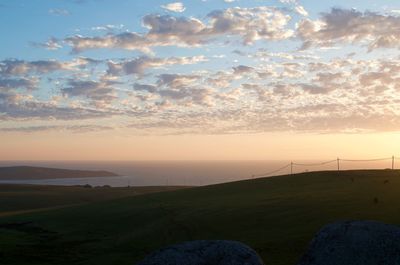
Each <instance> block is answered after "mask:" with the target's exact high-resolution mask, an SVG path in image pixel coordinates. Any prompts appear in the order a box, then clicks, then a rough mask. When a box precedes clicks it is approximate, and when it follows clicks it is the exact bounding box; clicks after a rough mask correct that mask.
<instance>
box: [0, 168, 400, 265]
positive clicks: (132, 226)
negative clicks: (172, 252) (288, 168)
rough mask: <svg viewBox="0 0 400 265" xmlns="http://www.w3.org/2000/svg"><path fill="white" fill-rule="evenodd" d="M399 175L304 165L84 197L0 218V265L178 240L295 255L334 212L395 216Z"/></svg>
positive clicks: (101, 256)
mask: <svg viewBox="0 0 400 265" xmlns="http://www.w3.org/2000/svg"><path fill="white" fill-rule="evenodd" d="M399 189H400V174H399V171H391V170H366V171H342V172H334V171H332V172H312V173H303V174H298V175H293V176H280V177H274V178H264V179H255V180H249V181H240V182H234V183H226V184H220V185H213V186H207V187H199V188H191V189H185V190H179V191H173V192H164V193H155V194H146V195H141V196H135V197H125V198H121V199H115V200H108V201H101V202H94V203H90V204H86V205H81V206H73V207H68V208H63V209H53V210H48V211H43V212H36V213H29V214H24V215H17V216H8V217H2V218H0V227H1V228H0V257H1V260H2V264H44V265H45V264H104V265H106V264H107V265H111V264H119V265H124V264H127V265H128V264H135V262H137V261H139V260H141V259H142V258H143V257H145V256H146V255H147V254H149V253H150V252H152V251H154V250H156V249H158V248H161V247H164V246H167V245H170V244H174V243H179V242H182V241H188V240H198V239H209V240H213V239H224V240H234V241H240V242H243V243H244V244H246V245H248V246H250V247H252V248H253V249H254V250H255V251H257V253H259V255H260V256H261V258H262V259H263V260H264V262H265V264H274V265H279V264H282V265H283V264H284V265H293V264H296V263H297V262H298V260H299V258H300V257H301V255H302V254H303V253H304V252H305V250H306V248H307V246H308V244H309V242H310V241H311V239H312V237H313V236H314V235H315V233H316V232H317V231H318V230H319V229H320V228H321V227H322V226H324V225H325V224H327V223H332V222H335V221H337V220H354V219H357V220H362V219H363V220H377V221H382V222H385V223H388V224H397V225H399V224H400V204H399V202H400V193H399V192H398V191H399Z"/></svg>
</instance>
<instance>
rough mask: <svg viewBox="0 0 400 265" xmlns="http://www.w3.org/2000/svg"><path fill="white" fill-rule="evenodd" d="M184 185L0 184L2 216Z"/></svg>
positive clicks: (164, 189) (166, 189)
mask: <svg viewBox="0 0 400 265" xmlns="http://www.w3.org/2000/svg"><path fill="white" fill-rule="evenodd" d="M182 188H185V187H180V186H168V187H166V186H153V187H152V186H149V187H129V188H128V187H124V188H110V187H96V188H90V187H84V186H50V185H17V184H0V216H5V215H13V214H16V213H20V212H24V211H37V210H41V209H45V208H53V207H65V206H69V205H76V204H83V203H91V202H96V201H104V200H110V199H116V198H122V197H128V196H134V195H141V194H146V193H153V192H161V191H171V190H176V189H182Z"/></svg>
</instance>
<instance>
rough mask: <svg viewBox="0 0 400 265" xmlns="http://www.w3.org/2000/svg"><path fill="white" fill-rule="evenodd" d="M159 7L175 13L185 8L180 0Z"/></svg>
mask: <svg viewBox="0 0 400 265" xmlns="http://www.w3.org/2000/svg"><path fill="white" fill-rule="evenodd" d="M161 7H162V8H164V9H165V10H168V11H171V12H177V13H182V12H183V11H185V9H186V8H185V6H184V5H183V3H181V2H174V3H169V4H166V5H162V6H161Z"/></svg>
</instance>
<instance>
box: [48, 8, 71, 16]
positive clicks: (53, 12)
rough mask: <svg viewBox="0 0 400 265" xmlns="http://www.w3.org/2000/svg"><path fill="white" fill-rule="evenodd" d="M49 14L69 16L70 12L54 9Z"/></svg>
mask: <svg viewBox="0 0 400 265" xmlns="http://www.w3.org/2000/svg"><path fill="white" fill-rule="evenodd" d="M49 14H51V15H55V16H69V15H70V12H69V11H68V10H67V9H59V8H52V9H49Z"/></svg>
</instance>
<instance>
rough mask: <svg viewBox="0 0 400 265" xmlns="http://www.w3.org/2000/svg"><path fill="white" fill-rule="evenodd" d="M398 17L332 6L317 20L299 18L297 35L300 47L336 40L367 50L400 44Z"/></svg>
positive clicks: (319, 44)
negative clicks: (300, 43) (364, 46)
mask: <svg viewBox="0 0 400 265" xmlns="http://www.w3.org/2000/svg"><path fill="white" fill-rule="evenodd" d="M399 27H400V17H398V16H391V15H381V14H378V13H373V12H369V11H367V12H360V11H356V10H355V9H351V10H348V9H340V8H333V9H331V11H330V12H329V13H323V14H322V18H321V19H320V20H309V19H305V20H302V21H301V22H300V23H299V24H298V27H297V35H298V37H299V38H300V39H301V40H302V41H303V46H302V48H303V49H307V48H309V47H312V46H321V47H326V46H328V47H329V46H332V45H334V44H337V43H352V44H361V45H364V44H365V45H366V46H367V47H368V50H369V51H372V50H374V49H378V48H397V49H398V48H400V35H399V34H398V29H399Z"/></svg>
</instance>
